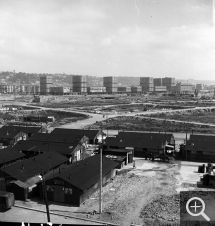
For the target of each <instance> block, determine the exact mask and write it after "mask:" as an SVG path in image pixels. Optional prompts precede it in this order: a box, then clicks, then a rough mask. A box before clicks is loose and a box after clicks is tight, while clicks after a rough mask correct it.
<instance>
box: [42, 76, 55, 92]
mask: <svg viewBox="0 0 215 226" xmlns="http://www.w3.org/2000/svg"><path fill="white" fill-rule="evenodd" d="M52 86H53V82H52V76H48V75H44V76H41V77H40V94H42V95H47V94H49V93H50V87H52Z"/></svg>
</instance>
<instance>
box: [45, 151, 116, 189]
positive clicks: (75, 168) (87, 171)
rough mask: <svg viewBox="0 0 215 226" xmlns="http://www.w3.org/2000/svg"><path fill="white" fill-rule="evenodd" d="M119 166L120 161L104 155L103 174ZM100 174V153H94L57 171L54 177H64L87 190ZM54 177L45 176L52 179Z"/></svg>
mask: <svg viewBox="0 0 215 226" xmlns="http://www.w3.org/2000/svg"><path fill="white" fill-rule="evenodd" d="M116 166H118V163H116V162H115V161H113V160H111V159H108V158H106V157H104V156H103V162H102V174H103V176H104V175H106V174H107V173H108V172H110V171H111V170H112V169H114V168H115V167H116ZM99 176H100V155H94V156H92V157H89V158H86V159H85V160H81V161H78V162H76V163H73V164H71V165H70V166H68V167H66V168H65V169H62V170H61V171H60V173H59V171H56V172H55V173H54V177H55V178H57V177H59V178H62V179H63V180H65V181H67V182H69V183H70V184H72V185H74V186H75V187H77V188H79V189H81V190H83V191H84V190H87V189H88V188H90V187H91V186H92V185H94V184H95V183H97V182H98V181H99ZM52 177H53V175H52V176H49V177H45V178H46V179H51V178H52Z"/></svg>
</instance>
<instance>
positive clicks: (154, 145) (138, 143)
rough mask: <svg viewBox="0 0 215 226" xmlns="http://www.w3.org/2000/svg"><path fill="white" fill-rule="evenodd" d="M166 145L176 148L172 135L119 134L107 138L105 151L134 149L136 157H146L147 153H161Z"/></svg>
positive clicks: (127, 132)
mask: <svg viewBox="0 0 215 226" xmlns="http://www.w3.org/2000/svg"><path fill="white" fill-rule="evenodd" d="M166 145H172V146H173V147H174V145H175V140H174V136H173V134H172V133H148V132H135V131H132V132H129V131H125V132H119V133H118V135H117V136H115V137H107V138H106V139H105V141H104V148H105V149H126V148H128V147H132V148H133V149H134V157H145V156H146V153H159V152H160V151H163V150H164V149H165V146H166Z"/></svg>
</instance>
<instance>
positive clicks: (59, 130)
mask: <svg viewBox="0 0 215 226" xmlns="http://www.w3.org/2000/svg"><path fill="white" fill-rule="evenodd" d="M99 132H100V130H85V129H64V128H55V129H54V130H53V131H52V132H51V134H64V135H65V134H68V135H73V136H74V135H76V136H77V135H85V136H86V137H89V139H90V140H92V139H95V138H96V136H97V135H98V133H99Z"/></svg>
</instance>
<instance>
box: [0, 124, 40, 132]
mask: <svg viewBox="0 0 215 226" xmlns="http://www.w3.org/2000/svg"><path fill="white" fill-rule="evenodd" d="M40 130H41V126H7V125H6V126H2V127H1V128H0V132H1V131H6V132H7V131H8V132H12V131H14V132H15V131H22V132H23V133H26V134H28V133H31V134H32V133H37V132H38V131H40Z"/></svg>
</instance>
